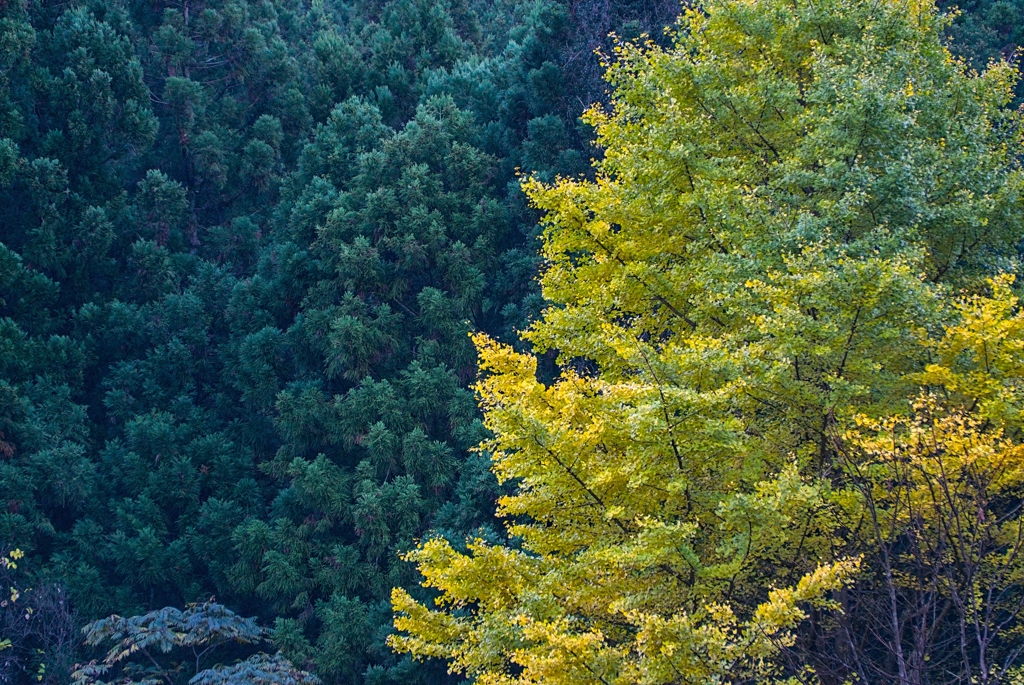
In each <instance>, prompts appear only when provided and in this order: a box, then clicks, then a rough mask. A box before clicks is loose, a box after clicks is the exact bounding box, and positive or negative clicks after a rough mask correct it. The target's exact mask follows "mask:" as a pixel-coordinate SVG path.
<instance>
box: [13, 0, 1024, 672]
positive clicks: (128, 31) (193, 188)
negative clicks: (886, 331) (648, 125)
mask: <svg viewBox="0 0 1024 685" xmlns="http://www.w3.org/2000/svg"><path fill="white" fill-rule="evenodd" d="M963 9H964V10H965V11H964V12H963V13H962V14H961V15H960V16H958V17H957V18H956V20H955V22H954V23H953V25H952V26H951V27H949V29H948V31H946V34H947V37H948V38H949V39H950V40H952V41H953V43H952V49H953V50H954V51H955V52H957V53H959V54H962V55H964V56H965V57H966V58H967V59H968V60H970V64H971V65H972V66H974V67H975V68H979V69H980V68H983V67H984V66H985V65H986V64H987V63H988V62H989V61H990V60H992V59H999V58H1001V57H1010V56H1011V55H1012V52H1013V47H1014V46H1015V45H1017V44H1019V43H1020V42H1021V41H1022V40H1024V34H1021V31H1022V28H1021V27H1024V5H1022V4H1021V0H1012V1H1000V2H986V1H985V0H979V1H978V2H977V3H971V4H969V5H964V6H963ZM680 11H681V8H680V5H679V3H678V2H675V1H674V0H578V1H577V0H571V1H570V0H68V1H66V2H47V1H43V0H0V556H2V557H3V559H4V560H5V562H4V563H5V565H4V566H3V569H2V570H3V573H0V576H3V578H4V579H5V580H4V583H7V580H6V579H7V578H8V576H10V577H11V578H14V575H12V574H15V573H18V574H21V575H20V576H18V579H17V581H15V580H11V581H10V582H11V583H15V582H17V583H19V584H20V585H18V587H23V588H25V589H26V592H25V593H24V597H22V598H21V600H20V601H21V602H22V604H21V605H20V606H25V602H26V601H37V602H38V604H37V605H33V606H36V609H37V611H36V613H37V614H38V615H43V614H45V615H50V614H52V615H53V616H57V618H54V619H53V622H52V623H49V624H47V627H46V628H45V630H44V629H40V631H38V632H35V633H33V632H32V631H31V630H27V632H25V631H23V632H24V635H23V636H22V637H21V638H20V639H21V640H22V643H19V644H12V645H9V646H7V648H6V649H5V648H4V643H3V641H4V639H5V638H7V639H9V638H8V636H7V635H6V634H4V633H2V632H0V682H8V681H10V682H18V683H20V682H44V683H66V682H68V678H69V673H70V672H71V670H72V665H73V664H74V663H76V662H84V661H85V660H87V659H91V658H96V657H97V656H99V655H101V654H102V652H96V651H93V650H92V648H89V647H85V646H82V644H81V639H82V635H81V632H80V629H81V627H82V626H84V625H85V624H87V623H88V622H90V621H94V620H96V619H100V618H102V617H105V616H108V615H111V614H119V615H121V616H132V615H139V614H144V613H145V612H149V611H153V610H157V609H161V608H162V607H179V608H184V607H185V606H186V605H187V604H189V603H196V602H199V603H202V602H207V601H208V600H211V598H216V602H217V603H219V604H222V605H224V606H226V607H229V608H230V609H231V610H232V611H234V612H236V613H238V614H240V615H242V616H247V617H249V616H251V617H255V619H256V620H257V621H258V622H259V623H261V624H263V625H265V626H268V627H272V628H273V633H272V638H271V644H270V646H269V647H266V648H264V651H269V652H275V651H277V650H280V651H281V652H282V654H283V655H284V656H285V657H287V659H289V660H290V661H291V663H292V664H294V665H295V666H296V667H298V668H301V669H304V670H306V671H309V672H311V673H315V674H316V676H317V677H319V678H320V679H321V680H322V681H323V682H324V683H328V684H333V683H364V682H365V683H368V684H373V685H385V684H388V683H394V684H396V685H397V684H406V683H408V684H412V683H438V682H448V681H456V680H459V679H461V677H462V676H460V675H457V674H455V675H452V674H448V672H447V666H446V664H445V663H444V662H442V661H439V660H427V661H413V660H412V659H411V658H410V657H409V656H408V655H405V654H396V653H395V652H393V651H392V649H391V647H389V646H388V644H387V639H388V636H389V635H391V634H392V633H393V632H394V628H393V611H392V606H391V602H390V599H389V598H390V596H391V591H392V588H395V587H398V588H404V590H405V591H406V592H408V593H410V594H409V595H408V597H409V598H410V600H409V601H413V600H415V601H418V602H428V601H430V599H431V598H432V597H434V596H436V594H437V593H436V592H435V590H434V589H427V588H423V587H421V586H420V584H419V583H420V580H421V579H422V577H421V576H420V574H419V571H418V570H417V567H416V565H415V564H414V563H413V562H412V561H403V560H402V559H401V558H400V555H401V554H403V553H407V552H409V551H411V550H413V549H414V548H415V546H416V543H417V541H418V540H420V539H421V538H424V537H427V536H428V535H432V536H441V537H444V538H446V539H447V540H449V541H451V543H452V544H453V545H454V546H455V547H456V548H457V549H459V550H461V549H463V545H464V543H465V540H466V539H467V537H473V538H477V539H479V540H482V541H486V542H488V543H493V544H496V545H501V544H506V543H507V540H506V536H507V532H506V530H505V526H504V524H503V523H502V522H501V521H499V520H498V519H497V518H495V509H496V502H497V500H498V498H499V497H500V496H501V495H502V494H510V493H513V492H514V491H515V487H516V480H515V479H514V478H513V479H512V480H511V481H508V482H506V483H505V484H504V485H501V486H499V484H498V481H497V479H496V478H495V476H494V474H493V473H492V472H491V455H490V453H488V452H486V451H476V450H474V449H473V448H474V447H476V446H478V445H480V444H481V443H482V442H484V441H486V440H488V439H489V438H490V437H491V436H492V433H491V432H490V431H489V430H488V429H487V428H485V427H484V425H483V423H482V420H481V418H482V415H481V413H480V410H479V409H478V407H477V402H476V399H475V398H474V393H473V390H472V389H471V385H472V383H473V381H474V379H476V377H477V373H478V371H477V349H476V348H475V347H474V344H473V342H472V340H471V339H470V337H469V334H470V333H471V332H476V333H480V332H482V333H486V334H487V335H488V336H490V337H491V338H493V339H495V340H498V341H503V342H505V343H508V344H511V345H514V346H515V347H516V349H517V350H519V351H526V350H528V349H529V345H530V343H529V342H528V341H523V340H520V339H519V337H518V336H517V332H518V331H521V330H523V329H525V328H526V327H527V326H528V325H529V324H530V322H532V321H536V320H537V319H538V318H539V317H541V312H542V310H543V309H544V307H545V306H547V305H548V304H550V302H546V301H545V299H544V298H542V296H541V291H540V288H539V286H538V283H537V277H538V275H539V273H540V272H541V256H540V253H539V252H538V250H539V249H540V247H541V243H540V241H539V240H538V237H539V236H540V234H541V230H542V229H541V227H540V226H539V224H538V221H539V219H540V216H541V214H540V212H539V211H538V210H537V209H535V208H531V206H530V203H529V201H528V199H527V196H526V194H525V192H524V190H523V188H522V180H523V178H524V177H532V178H533V179H535V182H545V183H550V182H554V181H555V179H556V178H558V177H559V176H562V177H574V178H585V179H593V178H594V173H595V171H594V168H593V166H592V159H593V158H599V157H600V156H601V155H602V154H603V148H602V147H599V146H598V145H597V144H596V142H595V129H594V128H593V127H592V125H593V124H594V121H593V120H589V123H584V121H583V120H582V119H581V118H580V117H581V115H582V114H583V113H584V111H585V110H586V109H587V108H588V107H589V106H590V105H592V104H593V103H595V102H604V101H607V99H608V93H607V92H606V90H607V88H608V85H607V84H606V83H605V81H604V80H603V70H604V67H603V66H602V64H601V62H600V60H599V58H598V57H597V56H596V55H595V54H594V53H595V50H603V51H605V53H606V54H610V53H611V50H612V47H613V44H614V43H613V39H611V38H609V33H611V32H614V33H616V34H617V35H618V36H619V39H621V40H625V41H630V40H634V39H637V38H638V37H640V36H641V35H643V34H649V36H650V37H651V38H652V40H653V41H654V43H655V44H658V45H664V46H667V45H669V44H670V43H671V41H672V38H671V36H667V35H666V33H665V31H664V28H665V27H666V26H669V25H671V24H673V23H674V22H675V19H676V16H677V15H678V14H679V12H680ZM1019 92H1021V91H1020V90H1019V89H1018V93H1019ZM540 204H541V206H543V203H540ZM544 209H545V210H550V209H551V207H547V206H544ZM570 252H571V250H570ZM548 256H549V257H550V255H548ZM549 301H550V298H549ZM592 333H593V331H590V332H589V333H588V335H590V334H592ZM542 347H543V348H544V354H543V355H542V356H541V357H540V361H539V367H538V371H537V375H538V376H539V377H540V378H541V379H544V380H548V381H550V380H551V379H553V378H555V376H556V374H557V373H558V370H559V368H560V367H559V365H558V364H557V363H556V356H557V353H558V349H557V348H558V345H548V344H545V345H543V346H542ZM567 347H571V346H567ZM581 347H582V348H585V347H586V345H582V346H581ZM549 348H550V349H549ZM585 352H586V350H583V351H582V352H580V355H579V357H580V359H583V358H585V357H586V354H585ZM563 361H566V360H563ZM576 361H579V360H576ZM570 366H573V365H572V364H570ZM586 366H587V363H586V362H582V361H581V362H579V363H576V364H575V366H573V368H575V367H579V369H577V370H578V371H579V373H581V374H583V375H586V374H587V373H588V371H587V368H586ZM492 428H493V426H492ZM511 544H513V545H514V544H518V543H516V542H515V541H513V543H511ZM13 550H18V551H19V552H18V553H19V556H18V558H17V559H15V557H13V556H10V554H11V552H12V551H13ZM22 552H23V553H24V557H21V556H20V554H21V553H22ZM12 587H13V585H12ZM29 587H34V588H35V592H36V593H37V594H36V597H37V599H36V600H31V595H30V593H28V591H27V588H29ZM11 592H12V593H14V590H13V589H12V590H11ZM12 596H13V595H12ZM10 602H11V604H10V606H14V605H15V602H14V599H11V600H10ZM10 606H7V607H6V608H5V609H0V611H6V613H8V614H11V611H12V610H11V608H10ZM204 606H205V605H204ZM47 612H49V613H47ZM15 613H17V611H16V610H15ZM11 615H12V616H14V614H11ZM18 616H20V614H18ZM15 618H17V616H15ZM4 620H5V621H6V620H7V619H4ZM12 620H13V619H12ZM161 620H163V619H161ZM175 620H178V619H175ZM225 620H226V621H227V619H225ZM232 620H234V619H232ZM15 623H16V621H15ZM228 624H231V623H230V621H227V623H226V624H225V625H228ZM6 625H8V624H7V623H4V622H0V627H2V626H6ZM11 625H14V623H11ZM19 625H21V624H19ZM32 625H35V624H32ZM231 625H233V624H231ZM54 626H57V627H54ZM245 626H246V627H245V630H247V631H250V632H251V631H253V630H255V628H253V627H252V626H251V625H250V624H245ZM69 627H70V628H73V630H71V629H70V628H69ZM98 634H99V633H97V635H98ZM245 634H246V635H249V634H250V633H245ZM251 634H252V635H255V634H256V633H251ZM115 639H120V638H115ZM253 639H255V638H253ZM98 640H99V638H97V641H98ZM242 641H244V640H242ZM240 654H241V655H242V656H246V655H247V654H244V653H241V652H240ZM261 663H262V662H261ZM268 668H270V667H268ZM182 673H183V672H182ZM182 673H178V674H177V675H176V676H174V677H182V678H184V676H183V675H182ZM170 677H171V676H168V678H170ZM184 679H185V680H187V678H184ZM166 682H171V680H167V681H166ZM254 682H255V681H254Z"/></svg>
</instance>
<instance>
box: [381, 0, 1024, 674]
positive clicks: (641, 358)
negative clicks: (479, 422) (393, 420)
mask: <svg viewBox="0 0 1024 685" xmlns="http://www.w3.org/2000/svg"><path fill="white" fill-rule="evenodd" d="M944 21H945V20H944V19H943V17H942V16H940V15H939V14H938V13H937V12H936V10H935V9H934V5H933V3H931V2H928V1H927V0H882V1H881V2H876V1H873V0H872V1H871V2H868V1H866V0H823V1H817V0H816V1H815V2H810V1H809V0H796V1H793V0H707V1H706V2H703V3H700V5H699V6H695V7H694V8H693V9H691V10H688V11H687V12H686V13H685V14H684V15H683V17H682V18H681V24H680V27H679V31H678V33H677V35H676V40H677V42H676V45H675V47H673V48H672V49H668V50H662V49H659V48H657V47H655V46H652V45H649V44H648V45H633V44H627V45H622V46H621V47H620V48H619V50H618V54H617V56H618V60H617V62H616V63H615V64H614V65H612V66H611V67H610V69H609V80H610V82H611V83H612V84H613V86H614V88H615V94H614V103H613V104H614V108H613V109H612V110H611V111H605V110H602V109H600V108H595V109H594V110H592V111H591V112H590V113H589V114H588V116H587V119H588V121H589V122H590V123H591V124H592V125H594V126H595V128H596V130H597V135H598V141H599V143H600V144H601V145H602V146H603V147H604V150H605V155H604V159H603V161H602V162H600V163H599V164H598V165H597V178H596V180H595V181H593V182H591V181H586V180H575V179H564V178H563V179H558V180H557V181H555V182H554V183H552V184H550V185H546V184H543V183H541V182H539V181H537V180H529V181H527V182H526V183H525V184H524V188H525V190H526V192H527V194H528V195H529V197H530V198H531V200H532V201H533V203H534V204H535V205H536V206H537V207H538V208H539V209H541V210H543V211H544V212H545V219H544V222H545V232H544V243H543V256H544V259H545V262H546V266H545V271H544V274H543V277H542V281H541V284H542V288H543V293H544V296H545V298H546V299H547V300H548V302H549V303H550V306H549V307H548V308H547V309H546V310H545V312H544V314H543V317H542V318H541V319H540V320H539V321H537V322H536V323H535V324H534V325H533V326H532V327H531V328H530V329H529V330H527V331H525V332H523V337H524V338H525V339H526V340H527V341H529V342H530V343H531V344H532V346H533V350H534V351H535V353H543V352H545V351H547V350H557V351H558V354H559V357H558V359H559V364H560V367H561V372H560V375H559V376H558V377H557V378H556V379H555V380H554V382H552V383H549V384H545V383H542V382H541V381H540V380H538V372H537V359H536V357H535V356H534V354H533V353H520V352H516V351H515V350H513V349H512V348H511V347H509V346H507V345H504V344H501V343H499V342H497V341H495V340H492V339H490V338H487V337H486V336H483V335H478V336H475V337H474V342H475V343H476V345H477V349H478V351H479V354H480V364H481V370H482V372H483V373H482V377H481V380H480V381H479V384H478V385H477V392H478V395H479V398H480V403H481V407H482V408H483V410H484V415H485V422H486V425H487V427H488V428H489V429H490V430H491V432H492V434H493V436H494V437H493V439H491V440H490V441H488V442H487V443H485V444H484V445H482V446H481V449H482V450H485V451H487V452H489V453H490V454H491V456H492V458H493V469H494V472H495V473H496V474H497V476H498V478H499V480H501V481H503V482H512V483H515V485H516V489H515V492H514V494H512V495H509V496H507V497H504V498H502V500H501V501H500V502H499V514H500V515H502V516H504V517H505V518H506V519H507V520H508V522H509V528H508V532H509V535H510V542H509V543H507V544H506V545H490V544H487V543H485V542H484V541H482V540H476V541H470V542H469V543H468V546H467V548H466V550H465V551H464V552H463V551H458V550H456V549H455V548H454V547H452V545H451V544H450V543H449V542H448V541H445V540H442V539H432V540H428V541H426V542H424V543H423V544H422V545H421V546H420V547H419V548H417V549H416V550H415V551H413V552H412V553H411V554H409V555H408V559H409V560H410V561H413V562H415V563H416V564H417V565H418V567H419V569H420V571H421V573H422V574H423V576H424V578H425V581H424V584H425V585H426V586H428V587H430V588H433V589H435V590H436V591H437V593H438V596H437V600H436V606H435V607H428V606H425V605H423V604H420V603H418V602H417V601H415V600H414V599H413V598H412V597H411V596H410V595H409V594H408V593H406V592H404V591H402V590H395V591H394V593H393V595H392V602H393V605H394V608H395V610H396V612H397V617H396V619H395V625H396V628H397V629H398V634H396V635H395V636H393V637H392V638H391V639H390V643H391V645H392V646H393V647H395V648H396V649H398V650H400V651H405V652H410V653H412V654H413V655H414V656H417V657H440V658H445V659H448V660H449V662H450V667H451V668H452V669H453V670H454V671H459V672H464V673H467V674H469V675H470V676H472V677H473V678H475V679H476V681H477V682H479V683H484V684H494V685H499V684H500V685H511V684H512V683H516V684H521V685H526V684H528V683H545V684H551V685H563V684H564V685H577V684H582V683H595V684H596V683H601V684H603V685H612V684H613V683H614V684H618V683H622V684H623V685H625V684H626V683H629V684H644V685H660V684H662V683H701V684H705V683H715V682H719V683H726V682H740V681H747V680H751V679H752V680H760V681H768V680H772V679H774V678H776V677H781V675H782V669H781V668H780V667H779V665H778V663H777V656H778V653H779V650H780V649H784V648H787V647H788V646H790V645H791V644H792V642H793V639H794V637H793V636H794V631H795V630H796V628H797V627H798V625H799V624H800V623H801V621H803V620H804V619H805V617H806V608H807V607H808V606H810V605H816V606H818V607H819V608H822V609H833V610H834V609H835V608H836V605H835V604H833V603H831V601H830V599H829V598H830V596H831V593H832V592H834V591H836V590H838V589H839V588H841V587H843V586H844V585H846V584H848V583H850V582H852V580H853V579H854V578H855V577H856V576H857V575H858V573H860V570H859V566H858V564H859V561H858V557H857V553H859V551H860V550H861V549H862V546H859V545H856V544H851V541H850V539H849V538H848V537H846V536H848V535H849V531H850V530H852V529H853V527H852V523H854V522H855V521H856V520H857V519H858V517H862V516H863V515H864V512H865V507H866V505H865V499H864V497H863V496H862V494H861V492H860V491H859V490H857V489H856V488H850V487H847V486H845V485H843V479H842V478H841V477H840V476H841V475H842V473H843V469H845V468H847V466H850V467H851V468H853V467H857V468H864V469H868V470H871V469H873V468H874V467H872V466H870V464H872V463H873V462H872V457H871V456H870V455H873V454H879V453H881V451H885V450H888V453H892V452H893V451H894V450H895V451H897V452H900V453H901V454H902V453H903V452H902V451H901V450H904V447H903V445H904V443H905V444H906V445H912V444H913V445H916V444H918V443H917V442H914V441H915V440H923V439H924V437H925V433H926V432H927V430H933V431H938V432H939V433H941V435H942V436H943V437H942V440H944V441H946V442H944V443H943V444H944V445H945V444H946V443H948V447H949V449H950V450H952V451H951V452H948V454H947V452H943V454H944V455H945V456H943V458H942V459H941V460H940V461H938V462H936V461H934V460H931V461H929V459H931V457H930V456H929V455H933V454H938V452H935V450H932V451H928V450H925V451H919V452H918V453H917V454H918V457H917V459H918V462H916V463H917V464H918V465H917V466H915V468H918V469H919V470H920V471H921V473H931V472H930V471H929V469H932V468H935V467H938V466H941V468H946V469H949V468H952V469H954V470H956V471H957V472H958V473H959V472H960V471H963V472H966V471H967V470H970V469H979V468H982V467H983V466H984V468H986V469H989V471H990V472H991V473H998V474H999V475H998V477H993V478H992V479H991V486H992V487H1009V484H1010V483H1011V482H1012V483H1017V482H1019V473H1018V467H1017V466H1016V464H1017V462H1018V460H1019V449H1018V447H1017V446H1016V443H1015V442H1014V441H1013V440H1011V439H1010V438H1009V437H1006V436H1007V435H1009V434H1008V433H1000V432H998V431H997V432H991V431H989V432H986V431H988V424H985V423H984V422H985V421H990V422H991V421H998V422H1000V423H999V425H1001V426H1004V427H1006V428H1007V429H1008V428H1010V427H1016V426H1017V425H1018V424H1019V420H1020V419H1019V416H1020V414H1019V410H1018V407H1019V406H1020V405H1019V399H1020V397H1019V391H1018V387H1019V386H1018V380H1017V379H1019V377H1020V369H1021V364H1022V363H1024V362H1022V356H1021V347H1020V344H1021V341H1022V340H1024V336H1022V335H1021V333H1022V332H1024V327H1021V324H1020V321H1021V319H1020V315H1019V314H1018V313H1016V311H1017V303H1016V300H1014V299H1013V298H1012V294H1011V292H1010V283H1011V281H1010V280H1009V279H1007V278H996V279H995V280H992V281H990V282H987V281H986V280H985V278H986V276H990V275H991V271H992V268H991V265H992V264H998V265H1001V266H1002V267H1005V268H1007V269H1011V268H1014V266H1015V262H1014V261H1013V258H1012V255H1013V249H1012V246H1013V243H1014V241H1015V240H1016V236H1017V234H1018V233H1019V227H1020V225H1021V223H1022V221H1024V209H1022V205H1021V201H1020V197H1021V193H1020V191H1021V188H1022V187H1024V182H1022V176H1021V173H1020V171H1019V169H1018V168H1017V167H1015V165H1014V164H1013V163H1012V161H1011V159H1012V155H1013V154H1016V152H1012V151H1013V150H1019V149H1020V148H1019V145H1020V140H1019V139H1013V140H1012V141H1010V142H1012V145H1008V140H1009V138H1007V137H1006V136H1004V135H1003V134H1002V133H998V132H997V129H998V126H997V123H998V122H999V121H1001V120H1003V119H1006V118H1007V117H1013V116H1017V115H1012V114H1006V113H1005V112H1003V110H1002V109H1001V107H1002V106H1003V105H1005V104H1006V103H1007V102H1008V101H1009V98H1010V93H1011V90H1012V85H1013V76H1012V73H1013V72H1012V70H1011V69H1009V68H1007V67H1006V66H1005V65H996V66H994V67H993V68H992V69H990V70H989V71H988V72H986V73H985V74H983V75H981V76H970V75H967V74H965V73H964V71H963V69H962V67H961V65H959V64H958V63H956V62H955V61H954V60H952V59H951V58H950V57H949V54H948V52H947V51H946V49H945V48H944V47H943V38H942V31H943V27H944V25H945V24H944ZM1007 130H1009V129H1007ZM1014 135H1016V134H1014ZM894 160H899V162H898V163H896V162H895V161H894ZM986 283H987V285H986ZM982 288H989V289H991V290H992V292H993V293H994V296H993V297H988V298H986V297H982V296H980V295H968V296H967V297H966V298H965V299H963V300H960V301H957V302H956V304H954V305H951V304H950V302H951V300H950V293H951V292H953V291H954V290H957V289H960V290H965V291H966V292H969V293H971V292H973V293H977V292H979V291H980V289H982ZM943 324H945V325H946V328H945V329H943ZM943 331H945V332H944V333H943ZM923 386H928V387H942V388H943V389H944V392H946V393H948V394H947V396H946V397H947V398H948V399H943V400H942V402H945V403H947V404H948V407H946V408H940V406H939V404H937V403H939V400H937V399H934V397H933V396H930V395H927V394H926V395H925V396H924V397H925V399H924V400H922V402H924V403H925V404H918V405H916V406H912V405H911V402H910V400H911V399H913V398H915V397H918V396H919V395H920V393H921V391H922V387H923ZM929 398H930V399H929ZM975 402H976V403H977V407H973V406H972V403H975ZM929 403H931V404H929ZM944 406H945V405H944ZM925 410H927V412H926V413H928V416H931V417H933V418H930V419H928V421H931V423H928V422H927V421H926V422H924V423H922V422H921V421H922V419H921V418H920V417H921V416H923V415H924V414H922V412H925ZM971 412H974V413H971ZM926 429H927V430H926ZM937 434H938V433H937ZM886 436H888V437H886ZM893 436H901V437H893ZM978 436H984V437H978ZM976 438H977V439H976ZM886 440H888V441H889V442H886ZM907 440H909V441H910V442H906V441H907ZM900 441H903V442H900ZM897 443H898V444H899V445H900V446H899V447H898V446H897ZM921 444H924V443H921ZM907 449H909V447H908V448H907ZM915 449H916V448H915ZM954 454H955V455H956V456H953V455H954ZM875 477H880V472H878V471H877V469H876V470H875V471H872V475H871V478H875ZM872 482H873V483H874V482H875V481H872ZM922 482H924V481H922ZM877 484H878V487H880V488H883V489H884V487H885V480H884V478H883V479H882V480H879V481H877ZM922 493H923V490H922V489H921V488H918V487H917V486H915V487H912V488H909V489H908V490H907V494H906V496H907V497H912V498H920V497H922V496H923V494H922ZM893 525H898V521H897V522H896V523H894V524H893ZM800 675H801V676H807V675H808V673H807V672H802V673H801V674H800Z"/></svg>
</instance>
